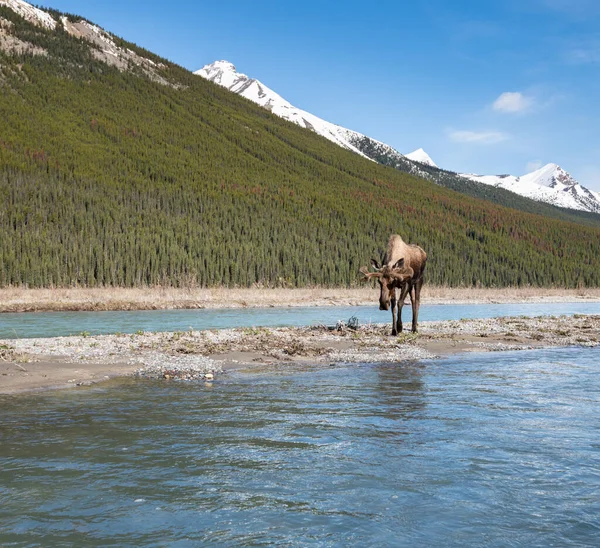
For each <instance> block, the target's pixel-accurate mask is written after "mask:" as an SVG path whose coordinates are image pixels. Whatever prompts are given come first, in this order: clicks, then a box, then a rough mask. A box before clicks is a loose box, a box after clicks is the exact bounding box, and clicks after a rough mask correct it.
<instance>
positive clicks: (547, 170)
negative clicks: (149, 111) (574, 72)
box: [194, 61, 600, 213]
mask: <svg viewBox="0 0 600 548" xmlns="http://www.w3.org/2000/svg"><path fill="white" fill-rule="evenodd" d="M194 74H197V75H199V76H202V77H203V78H206V79H207V80H211V81H212V82H215V83H217V84H219V85H221V86H223V87H225V88H227V89H228V90H230V91H232V92H234V93H237V94H238V95H242V96H243V97H245V98H246V99H250V100H251V101H254V102H255V103H257V104H259V105H261V106H263V107H264V108H266V109H268V110H270V111H271V112H272V113H273V114H275V115H277V116H280V117H281V118H284V119H286V120H289V121H290V122H293V123H295V124H297V125H299V126H301V127H304V128H307V129H310V130H312V131H314V132H316V133H318V134H319V135H322V136H323V137H325V138H326V139H329V140H330V141H332V142H334V143H336V144H337V145H339V146H341V147H343V148H346V149H348V150H351V151H353V152H355V153H357V154H360V155H361V156H364V157H366V158H369V159H370V160H374V161H376V162H379V163H381V164H384V165H388V166H391V167H394V168H396V169H399V170H401V171H405V172H407V173H411V174H413V175H417V176H420V177H424V178H426V179H429V180H432V181H435V182H437V183H439V184H442V185H444V186H451V187H452V188H456V187H457V185H458V186H460V185H461V183H460V181H456V179H457V178H458V179H463V180H464V179H467V180H469V181H474V182H476V183H481V184H485V185H490V186H493V187H496V188H501V189H504V190H507V191H510V192H513V193H515V194H518V195H520V196H524V197H526V198H530V199H532V200H535V201H538V202H544V203H547V204H551V205H554V206H558V207H562V208H568V209H574V210H579V211H587V212H591V213H600V193H598V192H594V191H592V190H589V189H587V188H585V187H583V186H581V185H580V184H579V183H578V182H577V181H576V180H575V179H574V178H573V177H572V176H571V175H569V173H567V172H566V171H565V170H563V169H562V168H561V167H560V166H558V165H556V164H548V165H546V166H544V167H542V168H540V169H538V170H536V171H534V172H532V173H529V174H527V175H523V176H521V177H516V176H513V175H474V174H462V173H453V172H449V171H447V170H442V169H439V168H438V166H437V165H436V163H435V162H434V161H433V160H432V159H431V158H430V156H429V155H428V154H427V153H426V152H425V151H424V150H423V149H422V148H420V149H418V150H415V151H414V152H411V153H410V154H402V153H400V152H398V151H397V150H395V149H394V148H393V147H391V146H390V145H387V144H386V143H382V142H381V141H377V140H376V139H372V138H371V137H368V136H366V135H363V134H362V133H358V132H357V131H352V130H350V129H347V128H344V127H342V126H338V125H336V124H332V123H331V122H327V121H326V120H323V119H322V118H319V117H318V116H315V115H314V114H311V113H310V112H307V111H305V110H302V109H299V108H297V107H295V106H293V105H292V104H291V103H289V102H288V101H286V100H285V99H284V98H283V97H281V95H279V94H278V93H276V92H275V91H273V90H272V89H270V88H269V87H267V86H266V85H265V84H263V83H262V82H261V81H260V80H257V79H255V78H250V77H249V76H246V75H245V74H242V73H240V72H237V70H236V68H235V66H234V65H233V64H232V63H230V62H229V61H215V62H214V63H212V64H209V65H206V66H204V67H203V68H201V69H200V70H198V71H196V72H195V73H194ZM432 168H434V169H432ZM449 178H450V179H452V184H447V182H448V179H449Z"/></svg>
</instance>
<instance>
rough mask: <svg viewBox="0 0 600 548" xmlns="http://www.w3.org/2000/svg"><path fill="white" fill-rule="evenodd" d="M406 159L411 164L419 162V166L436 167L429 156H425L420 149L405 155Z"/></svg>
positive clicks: (425, 153)
mask: <svg viewBox="0 0 600 548" xmlns="http://www.w3.org/2000/svg"><path fill="white" fill-rule="evenodd" d="M406 157H407V158H408V159H409V160H412V161H413V162H419V163H420V164H425V165H428V166H433V167H438V166H437V164H436V163H435V162H434V161H433V160H432V159H431V157H430V156H429V154H427V152H425V151H424V150H423V149H422V148H419V149H417V150H413V151H412V152H411V153H410V154H407V155H406Z"/></svg>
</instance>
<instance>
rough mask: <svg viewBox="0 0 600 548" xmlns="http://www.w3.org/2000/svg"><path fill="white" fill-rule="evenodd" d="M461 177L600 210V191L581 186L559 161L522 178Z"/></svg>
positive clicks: (549, 200)
mask: <svg viewBox="0 0 600 548" xmlns="http://www.w3.org/2000/svg"><path fill="white" fill-rule="evenodd" d="M462 176H463V177H466V178H467V179H470V180H472V181H477V182H479V183H483V184H486V185H491V186H495V187H498V188H504V189H506V190H510V191H511V192H515V193H516V194H520V195H521V196H525V197H527V198H531V199H533V200H536V201H540V202H546V203H548V204H552V205H556V206H558V207H565V208H569V209H578V210H581V211H591V212H594V213H600V193H598V192H594V191H592V190H589V189H587V188H585V187H583V186H581V185H580V184H579V183H578V182H577V181H576V180H575V179H574V178H573V177H572V176H571V175H570V174H569V173H567V172H566V171H565V170H564V169H562V168H561V167H560V166H558V165H556V164H547V165H545V166H544V167H542V168H540V169H537V170H535V171H533V172H532V173H528V174H527V175H522V176H521V177H515V176H513V175H471V174H462Z"/></svg>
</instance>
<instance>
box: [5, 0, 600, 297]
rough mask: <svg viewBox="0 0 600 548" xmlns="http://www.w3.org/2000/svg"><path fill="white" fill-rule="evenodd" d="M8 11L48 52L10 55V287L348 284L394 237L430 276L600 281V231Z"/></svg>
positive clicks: (13, 26)
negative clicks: (390, 160)
mask: <svg viewBox="0 0 600 548" xmlns="http://www.w3.org/2000/svg"><path fill="white" fill-rule="evenodd" d="M53 15H54V16H55V18H56V19H57V20H58V14H56V13H54V12H53ZM0 18H2V19H4V20H5V21H8V22H9V23H10V24H9V25H8V24H6V25H5V28H8V27H10V32H11V33H12V35H14V36H16V37H17V38H18V39H19V40H20V41H21V42H25V43H27V44H32V45H33V46H35V50H33V49H31V48H30V49H25V48H21V49H13V50H10V49H8V50H5V51H0V88H1V89H0V204H1V205H0V286H6V285H18V284H28V285H30V286H35V287H39V286H50V285H59V286H64V285H72V284H83V285H89V286H97V285H119V286H122V285H124V286H133V285H144V284H172V285H184V284H199V285H202V286H206V285H219V284H225V285H242V286H245V285H251V284H254V283H260V284H268V285H271V284H273V285H277V284H281V285H290V286H300V285H311V284H324V285H349V284H354V283H357V282H358V279H359V277H358V268H359V267H360V266H361V265H363V264H368V262H369V259H370V258H371V257H372V256H377V257H379V256H380V254H381V251H382V250H383V247H384V246H385V243H386V241H387V238H388V236H389V234H390V233H391V232H398V233H399V234H401V235H402V236H403V238H404V239H405V240H407V241H409V242H413V243H418V244H419V245H421V246H422V247H424V248H425V249H426V251H427V252H428V255H429V261H428V280H429V282H431V283H437V284H449V285H472V284H473V285H477V284H481V285H525V284H532V285H560V286H568V287H574V286H578V285H581V284H584V285H587V286H597V285H599V284H600V268H599V264H598V259H597V258H598V256H599V254H600V229H599V228H597V227H593V226H584V225H582V224H575V223H571V222H566V221H560V220H556V219H550V218H548V217H543V216H540V215H533V214H528V213H524V212H522V211H517V210H514V209H509V208H504V207H500V206H498V205H495V204H492V203H489V202H485V201H483V200H478V199H475V198H471V197H467V196H464V195H461V194H458V193H456V192H453V191H452V190H449V189H446V188H443V187H440V186H438V185H436V184H434V183H431V182H429V181H425V180H423V179H419V178H416V177H413V176H410V175H408V174H405V173H401V172H399V171H397V170H394V169H391V168H388V167H384V166H381V165H377V164H375V163H374V162H370V161H368V160H365V159H363V158H360V157H359V156H357V155H355V154H353V153H351V152H347V151H344V150H343V149H341V148H339V147H337V146H335V145H333V144H332V143H330V142H328V141H326V140H325V139H323V138H321V137H319V136H317V135H315V134H314V133H312V132H310V131H308V130H303V129H301V128H298V127H297V126H295V125H293V124H291V123H288V122H285V121H283V120H281V119H279V118H277V117H275V116H273V115H271V114H270V113H268V112H267V111H265V110H264V109H262V108H261V107H259V106H257V105H255V104H253V103H251V102H249V101H247V100H245V99H243V98H240V97H238V96H236V95H234V94H232V93H230V92H228V91H226V90H224V89H222V88H220V87H218V86H217V85H215V84H212V83H210V82H207V81H205V80H203V79H202V78H200V77H197V76H194V75H193V74H191V73H190V72H188V71H186V70H184V69H182V68H181V67H178V66H176V65H173V64H172V63H168V62H167V61H165V60H163V59H159V58H158V57H156V56H153V55H152V54H150V53H148V52H145V51H144V50H141V49H139V48H136V47H135V46H134V45H132V44H127V43H125V42H123V41H120V42H119V44H120V45H123V46H126V47H128V48H130V49H132V50H133V51H135V52H138V53H139V54H140V55H143V56H145V57H146V58H149V59H151V60H152V61H153V62H155V63H158V64H157V65H156V66H157V67H158V68H157V69H156V72H157V75H158V76H159V77H157V78H151V77H150V76H148V74H146V73H144V72H143V71H142V70H141V69H139V67H136V66H133V65H131V66H130V67H129V69H128V70H124V71H122V70H119V68H117V67H115V66H109V65H107V64H106V63H104V62H103V61H101V60H99V59H97V56H94V55H92V53H91V51H92V50H91V49H90V47H91V46H90V44H89V43H88V42H86V41H85V40H82V39H76V38H74V37H72V36H70V35H69V34H67V33H66V32H64V31H63V30H61V27H60V25H59V26H58V27H57V29H56V30H47V29H44V28H41V27H37V26H34V25H32V24H30V23H27V22H25V21H24V20H22V19H21V18H20V17H18V16H17V15H16V14H14V13H13V12H12V11H11V10H9V9H7V8H0ZM164 82H168V84H165V83H164Z"/></svg>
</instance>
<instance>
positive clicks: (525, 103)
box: [492, 91, 534, 112]
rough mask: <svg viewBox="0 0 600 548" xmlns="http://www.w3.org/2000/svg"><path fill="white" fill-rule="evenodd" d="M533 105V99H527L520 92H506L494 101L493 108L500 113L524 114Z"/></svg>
mask: <svg viewBox="0 0 600 548" xmlns="http://www.w3.org/2000/svg"><path fill="white" fill-rule="evenodd" d="M533 103H534V100H533V97H527V96H526V95H523V94H522V93H521V92H520V91H505V92H504V93H502V94H501V95H500V97H498V99H496V100H495V101H494V104H493V105H492V108H493V109H494V110H498V111H500V112H524V111H526V110H528V109H529V108H530V107H531V106H532V105H533Z"/></svg>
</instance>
